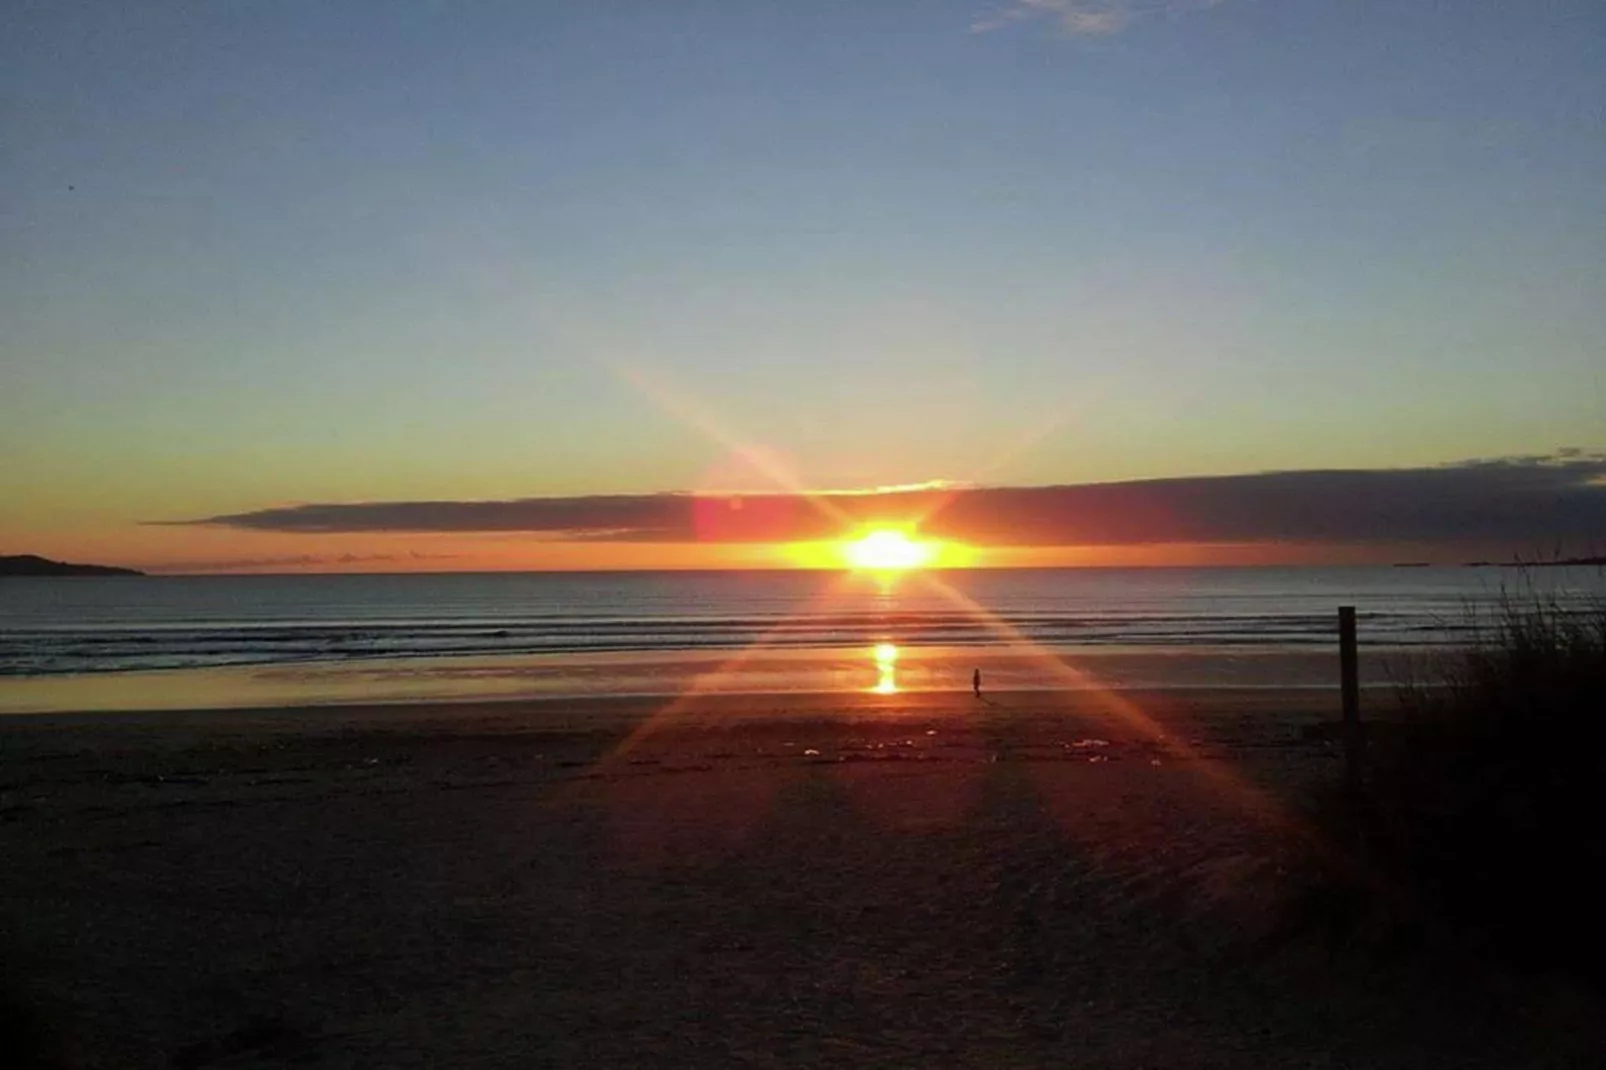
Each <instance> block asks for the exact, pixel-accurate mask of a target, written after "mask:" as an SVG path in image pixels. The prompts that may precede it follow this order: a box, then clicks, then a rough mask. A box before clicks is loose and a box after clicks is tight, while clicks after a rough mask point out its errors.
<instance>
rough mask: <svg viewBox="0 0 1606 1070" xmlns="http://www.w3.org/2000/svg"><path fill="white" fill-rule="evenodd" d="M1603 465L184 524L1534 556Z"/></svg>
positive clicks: (1603, 461)
mask: <svg viewBox="0 0 1606 1070" xmlns="http://www.w3.org/2000/svg"><path fill="white" fill-rule="evenodd" d="M1603 479H1606V452H1601V451H1594V450H1565V451H1559V452H1557V453H1554V454H1549V455H1545V456H1528V457H1508V458H1496V459H1485V460H1476V461H1465V462H1461V463H1457V464H1451V465H1443V466H1434V467H1425V468H1396V469H1350V470H1329V471H1296V472H1265V473H1257V474H1251V475H1237V476H1203V477H1190V478H1180V479H1151V480H1135V481H1129V482H1123V483H1094V484H1080V485H1074V486H1047V487H942V488H926V487H922V488H918V489H889V490H883V491H880V492H874V493H832V494H829V495H824V497H827V498H828V499H829V503H830V505H831V508H830V509H829V510H822V509H820V508H819V507H818V499H819V498H820V497H822V496H821V495H814V496H803V495H799V494H742V495H701V494H640V495H610V496H593V497H571V498H522V499H511V500H506V501H473V502H461V501H458V502H454V501H417V502H358V503H328V504H307V505H292V506H285V507H282V508H273V509H262V510H256V511H252V512H247V513H232V514H227V515H222V516H211V517H204V518H201V519H197V520H188V521H178V523H181V524H198V525H211V526H222V527H229V528H235V529H240V530H248V531H272V532H284V533H302V534H317V535H326V534H334V533H361V532H370V533H378V532H521V533H525V534H527V535H530V536H532V537H537V538H548V539H567V540H577V541H587V542H662V543H678V542H726V543H739V542H784V541H793V540H807V539H821V538H835V537H838V536H840V535H841V534H842V531H841V524H842V523H843V522H848V523H872V522H876V521H882V522H887V521H893V522H896V521H904V520H911V519H915V518H920V519H921V530H922V531H924V532H925V533H926V534H928V535H932V536H938V537H949V538H956V539H962V540H965V541H967V542H973V543H977V544H982V545H992V546H1059V545H1103V546H1113V545H1142V544H1153V543H1176V542H1187V543H1213V542H1249V541H1283V542H1321V543H1334V542H1348V543H1384V542H1406V541H1417V542H1442V543H1465V542H1470V541H1475V540H1476V541H1482V542H1484V543H1492V542H1498V543H1501V544H1503V545H1508V546H1510V547H1511V548H1512V551H1513V552H1532V551H1534V550H1535V549H1543V548H1548V547H1549V546H1551V545H1554V544H1557V543H1560V542H1566V543H1571V544H1576V543H1579V542H1584V543H1587V544H1590V545H1595V546H1598V545H1599V543H1600V541H1601V540H1602V539H1603V538H1606V482H1603Z"/></svg>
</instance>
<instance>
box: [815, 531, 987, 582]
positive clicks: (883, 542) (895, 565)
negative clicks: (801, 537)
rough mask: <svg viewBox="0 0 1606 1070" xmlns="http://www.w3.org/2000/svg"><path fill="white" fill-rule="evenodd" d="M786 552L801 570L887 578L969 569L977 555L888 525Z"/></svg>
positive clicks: (954, 544) (950, 543)
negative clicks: (919, 571)
mask: <svg viewBox="0 0 1606 1070" xmlns="http://www.w3.org/2000/svg"><path fill="white" fill-rule="evenodd" d="M784 551H785V555H786V557H787V559H788V561H789V562H790V563H791V564H792V565H793V566H794V567H798V568H819V569H844V568H845V569H852V570H854V571H857V572H875V573H881V574H886V575H890V574H893V573H898V572H908V571H911V570H914V569H922V568H966V567H968V566H970V565H971V564H972V563H974V561H975V556H976V555H975V551H974V550H972V549H971V548H970V547H968V546H965V545H964V544H962V543H957V542H950V541H946V540H938V539H921V538H917V537H914V536H913V535H912V534H911V533H910V531H909V530H908V529H906V528H897V527H885V526H875V527H871V528H868V529H866V530H864V531H862V532H860V533H859V534H857V535H854V536H853V537H851V538H846V539H839V540H836V541H832V542H800V543H790V544H788V545H787V546H785V547H784Z"/></svg>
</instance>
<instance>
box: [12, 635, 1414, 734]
mask: <svg viewBox="0 0 1606 1070" xmlns="http://www.w3.org/2000/svg"><path fill="white" fill-rule="evenodd" d="M1420 657H1421V654H1420V652H1417V651H1411V650H1408V649H1403V648H1386V649H1378V648H1373V649H1363V651H1362V666H1361V669H1362V684H1363V686H1365V687H1368V688H1372V689H1376V688H1382V687H1387V686H1390V685H1391V684H1392V683H1393V682H1394V681H1395V679H1396V678H1397V677H1398V675H1399V672H1400V670H1401V668H1402V667H1408V666H1409V665H1410V664H1411V663H1412V662H1413V661H1415V660H1419V659H1420ZM978 668H979V669H980V670H982V673H983V677H984V687H985V689H986V690H987V691H989V692H999V693H1003V692H1033V693H1055V692H1064V691H1117V692H1129V691H1176V690H1182V691H1210V690H1222V691H1257V690H1266V691H1279V690H1289V689H1292V690H1313V691H1336V689H1337V687H1338V683H1339V680H1338V656H1337V650H1336V649H1331V650H1286V649H1276V648H1265V649H1251V648H1183V649H1177V648H1142V647H1131V648H1124V649H1119V650H1110V649H1101V650H1096V651H1092V652H1089V651H1075V650H1068V651H1044V650H1032V649H1029V648H988V649H977V648H949V647H912V648H903V649H896V650H893V651H892V654H891V657H890V658H888V657H886V656H885V654H884V653H881V652H878V650H877V648H874V647H870V648H863V647H853V648H828V649H821V650H810V651H792V650H788V651H775V650H768V649H749V650H737V651H720V652H718V653H716V654H711V653H707V652H695V653H676V654H669V655H666V654H664V653H662V652H653V653H652V654H650V655H648V656H641V655H634V654H631V655H624V654H618V653H608V654H592V655H524V656H519V655H500V656H490V657H487V656H472V657H457V658H446V657H442V658H394V659H364V660H352V661H348V662H339V663H329V662H317V663H312V662H301V663H291V664H275V665H245V666H224V667H208V668H194V669H147V670H136V671H128V672H105V673H81V674H59V675H44V676H27V677H7V678H3V679H0V717H6V716H13V715H28V716H38V715H43V714H50V713H71V712H91V711H106V712H114V711H120V712H135V711H157V710H221V709H252V708H255V709H272V708H280V707H291V706H298V707H299V706H318V707H334V706H354V705H355V706H361V705H418V704H429V703H447V702H452V703H457V702H476V701H492V700H495V701H498V702H516V701H572V700H580V699H597V698H624V699H634V700H647V699H654V698H670V697H674V696H678V695H686V694H722V695H745V696H764V695H794V696H795V695H821V696H828V697H829V696H839V695H859V694H862V695H871V696H875V695H881V696H883V697H887V696H893V695H941V694H946V693H953V694H960V693H963V694H966V695H968V694H969V692H970V674H971V672H972V670H973V669H978Z"/></svg>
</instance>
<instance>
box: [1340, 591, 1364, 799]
mask: <svg viewBox="0 0 1606 1070" xmlns="http://www.w3.org/2000/svg"><path fill="white" fill-rule="evenodd" d="M1338 671H1339V678H1340V680H1341V682H1342V683H1343V687H1344V778H1345V781H1346V782H1347V783H1348V785H1349V788H1350V790H1351V791H1359V790H1360V787H1361V756H1362V751H1363V749H1364V740H1363V739H1362V737H1361V685H1360V672H1359V670H1358V668H1357V664H1356V651H1355V607H1354V606H1339V607H1338Z"/></svg>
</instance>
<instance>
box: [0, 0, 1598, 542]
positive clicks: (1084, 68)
mask: <svg viewBox="0 0 1606 1070" xmlns="http://www.w3.org/2000/svg"><path fill="white" fill-rule="evenodd" d="M1603 83H1606V9H1603V8H1602V7H1601V5H1600V4H1599V3H1598V2H1594V0H1527V2H1515V0H1511V2H1463V3H1454V4H1450V3H1435V2H1429V0H1392V2H1387V3H1384V2H1372V0H1358V2H1357V0H1347V2H1344V3H1336V2H1315V0H1220V2H1217V3H1214V4H1209V3H1203V2H1197V0H1195V2H1182V0H1170V2H1168V0H1132V2H1130V3H1124V2H1121V0H1107V2H1104V3H1093V2H1091V0H1089V2H1085V3H1083V2H1077V0H1063V2H1058V0H1039V2H1037V3H1033V4H1025V5H1011V4H1009V3H996V4H985V3H977V4H972V3H955V2H948V0H939V2H922V3H913V2H910V3H870V2H859V3H848V2H829V0H825V2H811V3H801V2H794V3H780V2H770V0H746V2H737V0H729V2H718V3H715V2H684V3H646V2H641V0H637V2H633V3H613V2H585V3H579V2H576V3H478V4H467V3H445V2H439V3H385V4H381V3H340V4H334V3H271V4H270V3H259V4H245V3H232V4H222V3H220V4H209V5H192V4H162V3H153V4H148V5H127V4H111V3H108V4H75V3H49V4H14V5H8V6H7V7H6V9H5V11H4V13H3V14H0V100H3V108H4V110H3V112H0V122H3V127H4V130H5V138H4V142H3V144H0V188H3V189H4V191H5V192H4V194H3V195H0V196H3V201H0V206H3V207H0V246H3V247H4V248H5V249H6V250H7V255H6V256H5V257H4V258H3V259H0V322H3V323H4V324H5V325H6V327H5V330H4V332H3V335H0V449H3V450H4V452H5V454H6V455H7V456H8V457H10V458H13V463H12V464H10V465H8V466H7V470H6V471H5V472H4V473H0V493H3V494H4V496H5V497H6V498H7V499H8V500H9V501H13V502H17V503H19V504H20V508H18V509H17V510H16V513H15V515H14V517H13V519H12V520H11V521H9V522H8V523H0V538H4V539H5V540H6V542H7V543H8V544H10V543H13V542H15V543H18V544H19V547H20V543H21V542H29V543H30V545H39V546H40V547H41V548H43V547H42V542H41V540H44V541H53V542H57V543H59V542H61V541H63V540H65V541H66V542H67V543H69V544H71V545H80V544H81V545H84V546H86V547H90V546H94V547H99V546H102V545H106V546H112V545H116V544H117V542H116V540H117V539H118V538H127V539H130V540H134V539H136V538H137V540H143V541H139V547H140V549H139V550H138V553H140V554H146V555H147V556H149V555H153V554H154V555H156V556H160V554H161V552H162V551H161V550H160V549H159V548H156V547H154V544H152V543H150V541H149V540H151V539H155V538H157V534H153V533H152V531H151V530H150V529H138V524H139V522H140V521H148V520H164V519H184V518H190V517H198V516H211V515H216V514H225V513H232V512H241V511H247V510H252V509H262V508H272V507H275V506H279V505H284V504H287V503H293V502H305V501H322V502H340V501H372V500H414V499H452V500H458V499H464V500H472V499H482V498H499V497H521V496H543V495H558V496H561V495H579V494H590V493H609V492H621V493H624V492H631V493H634V492H652V491H659V490H696V489H699V488H704V487H719V488H721V489H729V488H731V487H748V488H750V489H773V486H772V484H773V480H771V479H770V478H769V477H767V476H766V475H764V474H763V473H762V472H758V471H755V470H754V469H753V467H752V466H751V465H750V464H748V463H746V462H744V461H743V460H742V459H741V458H740V457H735V456H732V454H731V450H730V445H731V443H733V442H745V443H749V444H755V445H758V446H761V447H763V448H764V449H765V450H766V451H768V452H769V453H771V454H773V455H774V456H775V457H777V458H779V459H780V462H779V463H781V464H782V465H784V466H785V467H786V468H787V469H788V470H789V471H790V472H791V473H792V474H793V475H794V476H795V479H796V481H797V482H798V483H800V484H801V485H804V486H810V487H853V486H868V485H877V484H892V483H908V482H917V481H923V480H929V479H946V480H956V481H964V482H982V483H989V484H1001V485H1038V484H1049V483H1080V482H1098V481H1109V480H1122V479H1141V478H1154V477H1168V476H1196V475H1212V474H1231V473H1242V472H1254V471H1265V470H1286V469H1305V468H1376V467H1395V466H1420V465H1430V464H1434V463H1439V462H1448V461H1456V460H1464V459H1468V458H1474V457H1491V456H1502V455H1510V454H1538V453H1545V452H1548V451H1551V450H1554V449H1556V448H1558V447H1562V446H1582V447H1592V446H1599V445H1601V444H1602V439H1603V437H1606V436H1603V435H1602V434H1601V429H1602V427H1606V420H1603V415H1606V391H1603V378H1602V372H1601V368H1602V367H1606V360H1603V359H1602V357H1603V352H1602V351H1603V342H1606V311H1603V309H1606V302H1603V300H1602V297H1603V296H1606V295H1603V293H1602V282H1601V280H1602V279H1603V278H1606V271H1603V268H1606V263H1603V260H1606V255H1603V254H1606V137H1603V136H1602V135H1603V133H1606V131H1603V129H1602V128H1603V124H1606V118H1603V107H1606V105H1603V102H1606V84H1603ZM643 384H652V385H649V386H644V385H643ZM671 397H672V398H673V399H678V400H675V401H672V402H671V401H666V399H667V398H671ZM689 411H695V412H696V413H697V414H698V416H697V418H696V419H689V418H688V412H689ZM710 427H717V428H718V429H719V433H718V434H714V435H711V434H710ZM136 529H138V530H136ZM174 531H175V529H163V532H165V534H164V535H163V537H167V538H173V539H176V538H179V537H180V536H179V535H178V534H174ZM118 533H122V534H121V535H119V534H118ZM92 536H93V537H92ZM75 539H76V540H78V541H77V542H74V540H75ZM97 539H98V540H99V541H98V542H97V541H96V540H97ZM128 545H130V546H133V545H134V543H133V542H130V543H129V544H128ZM192 551H193V548H186V550H185V552H186V553H191V552H192ZM136 556H137V555H136Z"/></svg>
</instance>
